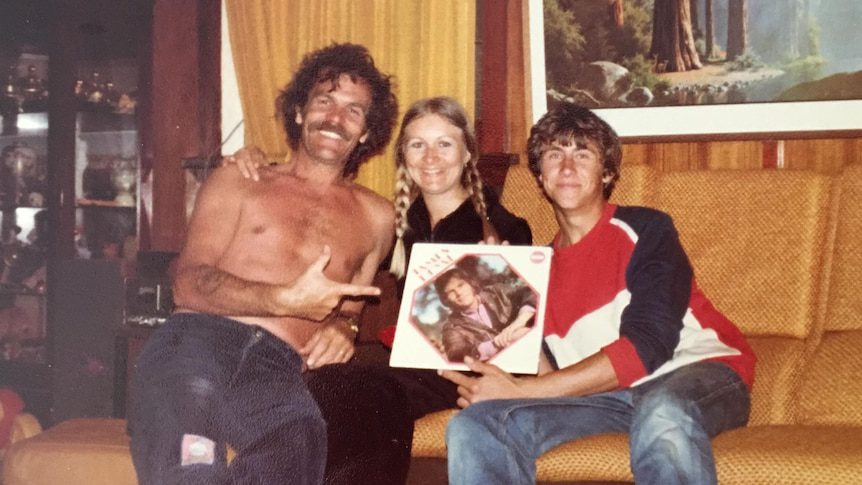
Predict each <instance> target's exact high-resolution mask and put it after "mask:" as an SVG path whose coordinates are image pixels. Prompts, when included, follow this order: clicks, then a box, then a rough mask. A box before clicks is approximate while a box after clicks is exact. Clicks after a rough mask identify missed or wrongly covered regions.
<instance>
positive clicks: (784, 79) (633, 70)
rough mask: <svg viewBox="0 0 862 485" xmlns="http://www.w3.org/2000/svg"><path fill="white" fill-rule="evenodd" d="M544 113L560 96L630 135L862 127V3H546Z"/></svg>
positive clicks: (541, 16) (537, 88) (540, 56)
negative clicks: (860, 26) (861, 27)
mask: <svg viewBox="0 0 862 485" xmlns="http://www.w3.org/2000/svg"><path fill="white" fill-rule="evenodd" d="M529 15H530V43H531V62H532V63H533V66H532V72H533V80H532V89H533V90H534V93H533V108H534V118H538V116H540V115H541V114H542V113H544V112H545V111H546V109H547V108H548V107H549V106H552V105H553V104H554V103H557V102H559V101H560V100H569V101H574V102H576V103H579V104H582V105H584V106H587V107H590V108H592V109H595V110H596V111H597V112H598V113H599V114H600V115H601V116H602V117H603V118H605V119H606V120H607V121H608V122H609V123H611V125H613V126H614V127H615V128H616V129H617V130H618V132H619V134H620V136H622V137H624V138H627V139H632V138H634V139H640V138H675V139H678V138H695V139H696V138H704V137H712V138H714V137H719V138H720V137H733V136H736V135H738V134H742V133H744V134H746V137H757V136H758V135H763V136H770V135H771V136H774V134H775V133H776V132H783V133H785V134H786V136H788V137H804V136H810V135H815V134H816V136H822V135H823V132H824V131H826V132H832V133H833V134H836V135H838V136H845V135H846V136H856V135H859V134H860V133H862V29H860V28H859V26H858V25H857V23H858V20H856V19H859V18H862V2H860V1H859V0H769V1H766V0H538V1H532V2H531V4H530V9H529Z"/></svg>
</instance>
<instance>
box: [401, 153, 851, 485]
mask: <svg viewBox="0 0 862 485" xmlns="http://www.w3.org/2000/svg"><path fill="white" fill-rule="evenodd" d="M613 200H614V201H616V202H618V203H621V204H636V205H648V206H652V207H657V208H660V209H663V210H665V211H667V212H669V213H670V214H671V215H672V216H673V218H674V220H675V222H676V224H677V227H678V229H679V231H680V234H681V238H682V241H683V244H684V245H685V247H686V249H687V251H688V253H689V257H690V259H691V261H692V264H693V265H694V268H695V273H696V276H697V278H698V281H699V283H700V285H701V286H702V288H703V289H704V291H706V293H707V295H709V296H710V297H711V299H712V300H713V302H714V303H715V304H716V306H718V307H719V308H720V309H721V310H722V311H724V312H725V313H726V314H727V315H728V316H729V317H730V318H731V319H732V320H733V321H735V322H736V323H737V324H738V325H739V326H740V327H741V328H742V330H743V331H744V332H745V334H746V335H747V336H748V338H749V341H750V343H751V345H752V347H753V348H754V350H755V352H756V353H757V356H758V366H757V373H756V378H755V384H754V389H753V395H752V412H751V419H750V422H749V425H748V426H747V427H745V428H742V429H738V430H734V431H731V432H727V433H724V434H722V435H720V436H718V437H717V438H716V439H715V440H714V442H713V447H714V449H715V456H716V466H717V469H718V479H719V483H721V484H736V483H747V484H765V483H798V484H812V483H824V484H825V483H828V484H839V483H847V484H851V483H852V484H859V483H862V379H860V377H862V296H860V292H859V290H858V289H857V288H858V287H859V286H860V284H859V282H860V280H862V165H856V166H850V167H847V168H846V169H845V170H844V172H843V174H840V175H837V176H826V175H820V174H817V173H812V172H800V171H778V170H758V171H748V170H736V171H702V172H700V171H694V172H668V173H657V172H655V171H653V170H651V169H650V168H649V167H647V166H642V165H633V166H625V167H624V170H623V174H622V179H621V182H620V184H619V186H618V188H617V191H616V193H615V194H614V197H613ZM503 202H504V204H505V205H506V206H507V207H509V208H510V209H511V210H512V211H513V212H515V213H517V214H519V215H522V216H524V217H526V218H527V219H528V220H529V221H530V224H531V226H532V227H533V232H534V235H535V237H536V242H537V243H544V242H547V241H549V240H550V239H551V237H552V236H553V234H554V232H555V230H556V223H555V221H554V218H553V213H552V211H551V209H550V207H549V205H548V204H547V203H546V202H545V201H544V200H543V198H542V195H541V194H540V192H539V190H538V188H537V185H536V182H535V179H534V178H533V176H532V174H530V173H529V171H528V169H527V168H526V167H525V166H524V165H519V166H515V167H513V168H512V169H511V170H510V172H509V174H508V176H507V179H506V183H505V188H504V190H503ZM452 412H454V411H444V412H441V413H437V414H435V415H431V416H426V417H425V418H423V419H421V420H420V421H419V422H418V423H417V428H416V433H415V437H414V448H413V455H414V456H415V457H422V458H443V457H445V451H446V450H445V444H444V442H443V439H444V431H445V425H446V422H447V420H448V418H449V416H450V415H451V413H452ZM628 456H629V452H628V443H627V440H626V436H625V435H621V434H609V435H602V436H596V437H593V438H590V439H585V440H581V441H578V442H573V443H568V444H564V445H561V446H559V447H557V448H555V449H553V450H551V451H550V452H548V453H547V454H545V455H544V456H542V457H541V458H540V459H539V461H538V463H537V467H538V470H537V472H538V477H537V478H538V480H540V481H549V482H554V481H621V482H630V481H632V480H633V477H632V475H631V471H630V468H629V462H628Z"/></svg>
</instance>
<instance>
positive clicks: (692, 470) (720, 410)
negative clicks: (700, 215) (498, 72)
mask: <svg viewBox="0 0 862 485" xmlns="http://www.w3.org/2000/svg"><path fill="white" fill-rule="evenodd" d="M527 151H528V157H529V163H530V168H531V170H532V171H533V173H534V174H536V176H537V178H538V181H539V183H540V185H541V186H542V188H543V190H544V192H545V194H546V195H547V196H548V198H549V199H550V200H551V203H552V205H553V208H554V213H555V215H556V219H557V222H558V224H559V226H560V231H559V233H558V234H557V236H556V238H555V239H554V241H553V247H554V256H553V260H552V264H551V279H550V283H549V288H548V306H547V312H546V318H545V343H546V344H547V347H548V349H549V350H550V353H549V356H548V359H544V360H543V365H542V366H541V370H540V373H539V375H538V376H536V377H520V378H517V377H514V376H512V375H509V374H507V373H505V372H502V371H501V370H500V369H498V368H496V367H495V366H493V365H489V364H486V363H482V362H475V361H471V360H470V359H468V365H469V366H470V368H471V369H472V370H473V371H475V372H476V373H478V374H479V376H476V377H471V376H468V375H464V374H461V373H458V372H451V371H446V372H443V375H444V377H447V378H449V379H450V380H452V381H454V382H455V383H457V384H458V386H459V394H460V398H459V402H458V403H459V405H460V406H461V407H463V408H465V409H463V410H462V411H461V412H460V413H459V414H458V415H457V416H456V417H454V418H453V419H452V421H451V422H450V424H449V427H448V429H447V437H446V442H447V446H448V450H449V451H448V454H449V479H450V483H452V484H462V483H470V484H484V483H513V484H514V483H524V484H526V483H530V484H532V483H534V482H535V460H536V458H538V457H539V456H540V455H541V454H542V453H544V452H545V451H547V450H549V449H551V448H553V447H554V446H557V445H559V444H561V443H564V442H567V441H572V440H576V439H578V438H581V437H584V436H589V435H593V434H598V433H606V432H624V433H628V434H629V442H630V445H631V467H632V471H633V473H634V477H635V481H636V482H637V483H655V484H663V485H665V484H675V483H680V484H692V483H697V484H710V483H716V476H715V464H714V461H713V456H712V449H711V445H710V438H712V437H713V436H715V435H716V434H718V433H719V432H721V431H723V430H727V429H731V428H735V427H739V426H742V425H744V424H745V423H746V422H747V420H748V413H749V408H750V401H749V391H750V389H751V385H752V381H753V377H754V363H755V357H754V354H753V353H752V351H751V349H750V347H749V346H748V345H747V343H746V342H745V340H744V338H743V336H742V334H741V333H740V332H739V330H738V329H737V328H736V327H735V326H734V325H733V324H732V323H731V322H730V321H728V320H727V319H726V318H725V317H724V316H723V315H722V314H721V313H719V312H718V310H716V309H715V307H713V306H712V305H711V304H710V303H709V301H708V300H707V299H706V298H705V297H704V295H703V294H702V293H701V292H700V290H699V289H698V288H697V286H696V284H695V282H694V277H693V274H692V269H691V266H690V264H689V262H688V258H687V256H686V254H685V252H684V250H683V248H682V246H681V244H680V241H679V239H678V235H677V233H676V230H675V228H674V226H673V222H672V221H671V219H670V217H669V216H668V215H666V214H664V213H662V212H659V211H657V210H653V209H647V208H642V207H617V206H615V205H613V204H610V203H608V198H609V197H610V195H611V192H612V191H613V188H614V184H615V182H616V180H617V178H618V177H619V164H620V161H621V158H622V149H621V146H620V142H619V139H618V138H617V135H616V133H615V132H614V131H613V130H612V129H611V127H610V126H608V125H607V124H606V123H605V122H604V121H603V120H601V119H600V118H599V117H598V116H596V115H595V114H594V113H592V112H591V111H589V110H587V109H585V108H581V107H579V106H576V105H573V104H561V105H560V106H558V107H556V108H554V109H553V110H551V111H550V112H548V113H547V114H546V115H545V116H543V117H542V118H541V119H540V120H539V121H538V123H536V125H535V126H534V127H533V128H532V130H531V133H530V138H529V141H528V147H527Z"/></svg>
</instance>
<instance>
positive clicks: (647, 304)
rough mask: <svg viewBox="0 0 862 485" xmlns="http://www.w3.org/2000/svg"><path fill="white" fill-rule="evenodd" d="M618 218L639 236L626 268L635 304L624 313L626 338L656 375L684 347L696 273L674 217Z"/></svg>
mask: <svg viewBox="0 0 862 485" xmlns="http://www.w3.org/2000/svg"><path fill="white" fill-rule="evenodd" d="M616 216H617V217H619V218H620V219H622V220H624V221H625V222H627V223H629V224H630V225H631V226H632V228H633V229H634V230H635V232H636V233H637V235H638V239H637V242H636V243H635V248H634V251H633V253H632V256H631V259H630V260H629V264H628V266H627V268H626V276H625V277H626V286H627V287H628V290H629V292H630V293H631V301H630V303H629V305H628V306H627V307H626V308H625V310H623V313H622V321H621V323H620V336H621V337H625V338H627V339H628V340H629V341H630V342H631V343H632V345H634V347H635V349H636V350H637V353H638V356H639V357H640V359H641V361H642V362H643V365H644V367H645V368H646V371H647V373H650V372H653V371H655V370H656V369H657V368H658V367H660V366H661V365H662V364H664V363H665V362H667V361H668V360H670V359H671V358H672V357H673V352H674V349H675V348H676V346H677V344H679V339H680V331H681V330H682V326H683V323H682V319H683V316H684V315H685V312H686V310H687V308H688V304H689V300H690V298H691V287H692V278H693V272H692V269H691V264H690V263H689V260H688V256H687V255H686V253H685V250H684V249H683V247H682V243H681V242H680V240H679V235H678V234H677V231H676V228H675V227H674V225H673V221H672V220H671V217H670V216H669V215H667V214H665V213H662V212H659V211H655V210H651V209H642V208H641V209H639V208H620V209H619V210H618V211H617V213H616Z"/></svg>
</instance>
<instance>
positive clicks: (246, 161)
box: [223, 145, 269, 181]
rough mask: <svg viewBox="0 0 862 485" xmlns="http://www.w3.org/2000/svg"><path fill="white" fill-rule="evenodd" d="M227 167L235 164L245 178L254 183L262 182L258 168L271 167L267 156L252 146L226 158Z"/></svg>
mask: <svg viewBox="0 0 862 485" xmlns="http://www.w3.org/2000/svg"><path fill="white" fill-rule="evenodd" d="M223 163H224V164H225V165H232V164H235V165H236V168H238V169H239V171H240V173H241V174H242V176H243V177H245V178H247V179H249V178H250V179H252V180H254V181H258V180H260V172H259V171H258V168H260V167H262V166H264V165H269V160H267V159H266V154H265V153H263V150H261V149H260V148H258V147H256V146H254V145H250V146H247V147H243V148H240V149H239V150H237V151H236V153H234V154H233V155H229V156H227V157H225V158H224V161H223Z"/></svg>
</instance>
